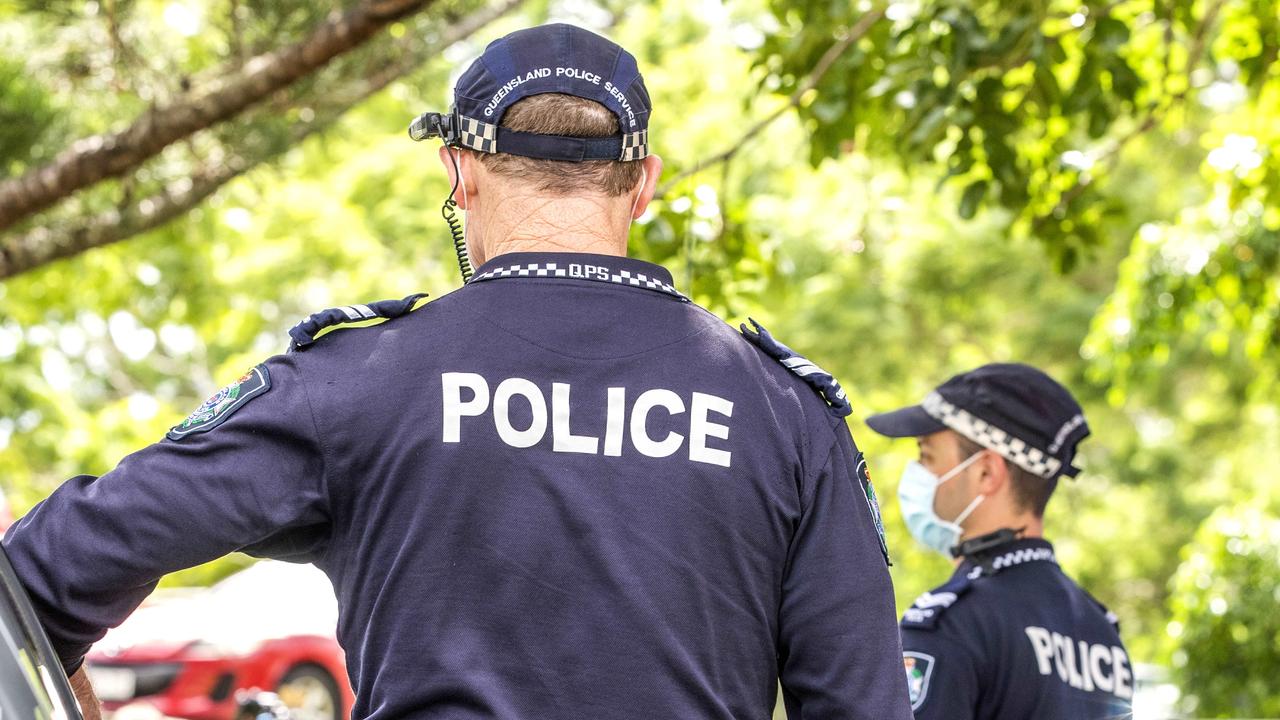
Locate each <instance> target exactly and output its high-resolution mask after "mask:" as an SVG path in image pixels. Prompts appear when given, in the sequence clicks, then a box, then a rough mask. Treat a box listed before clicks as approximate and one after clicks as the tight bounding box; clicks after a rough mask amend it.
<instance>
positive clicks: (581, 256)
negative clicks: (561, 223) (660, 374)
mask: <svg viewBox="0 0 1280 720" xmlns="http://www.w3.org/2000/svg"><path fill="white" fill-rule="evenodd" d="M507 278H514V279H521V280H585V281H593V282H603V283H609V284H612V285H620V286H623V287H634V288H639V289H642V290H652V291H654V292H659V293H663V294H665V295H670V296H672V297H675V298H679V299H680V300H682V301H684V302H689V299H688V298H687V297H685V296H684V295H683V294H682V293H681V292H680V291H679V290H676V289H675V286H674V284H673V281H672V279H671V273H670V272H667V269H666V268H664V267H662V266H661V265H654V264H653V263H648V262H645V261H643V260H636V259H635V258H628V257H618V256H614V255H596V254H594V253H552V252H546V253H543V252H516V253H506V254H504V255H499V256H498V257H495V258H493V259H492V260H489V261H488V262H486V263H485V264H484V265H481V266H480V268H479V269H477V270H476V273H475V276H474V277H472V278H471V280H470V281H468V283H467V284H468V285H472V284H475V283H480V282H485V281H488V280H501V279H507Z"/></svg>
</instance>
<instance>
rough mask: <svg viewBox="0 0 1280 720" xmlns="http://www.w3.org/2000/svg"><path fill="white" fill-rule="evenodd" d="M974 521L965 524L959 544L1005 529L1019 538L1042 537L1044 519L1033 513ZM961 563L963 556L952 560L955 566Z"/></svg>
mask: <svg viewBox="0 0 1280 720" xmlns="http://www.w3.org/2000/svg"><path fill="white" fill-rule="evenodd" d="M975 520H976V521H975V522H972V523H965V528H964V534H963V535H961V536H960V542H961V543H963V542H964V541H966V540H973V539H974V538H980V537H983V536H984V535H990V534H992V533H994V532H996V531H999V530H1004V529H1006V528H1008V529H1012V530H1016V531H1018V537H1019V538H1039V537H1044V518H1042V517H1037V516H1036V515H1035V514H1034V513H1029V512H1020V513H1002V514H1000V515H998V516H993V517H983V518H977V519H975ZM963 561H964V557H963V556H961V557H958V558H955V559H954V563H955V564H956V565H959V564H960V563H961V562H963Z"/></svg>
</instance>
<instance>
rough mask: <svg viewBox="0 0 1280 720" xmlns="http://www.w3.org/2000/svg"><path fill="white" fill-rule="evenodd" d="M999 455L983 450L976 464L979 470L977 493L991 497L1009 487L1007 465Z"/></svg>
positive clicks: (993, 451) (992, 451) (1006, 461)
mask: <svg viewBox="0 0 1280 720" xmlns="http://www.w3.org/2000/svg"><path fill="white" fill-rule="evenodd" d="M1008 462H1009V461H1008V460H1005V459H1004V457H1002V456H1001V455H1000V453H998V452H996V451H995V450H983V451H982V457H981V458H979V459H978V462H977V463H976V464H977V465H978V467H979V468H981V475H980V476H979V478H978V492H979V493H981V494H983V495H986V496H987V497H992V496H995V495H999V494H1000V493H1001V492H1003V490H1004V488H1007V487H1009V482H1010V478H1009V465H1008Z"/></svg>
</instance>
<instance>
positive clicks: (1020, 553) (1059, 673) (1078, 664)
mask: <svg viewBox="0 0 1280 720" xmlns="http://www.w3.org/2000/svg"><path fill="white" fill-rule="evenodd" d="M867 424H868V425H869V426H870V427H871V429H873V430H875V431H876V432H879V433H880V434H882V435H887V436H889V437H914V438H916V441H917V443H918V445H919V448H920V460H919V462H912V463H910V464H909V465H908V466H907V468H906V470H905V471H904V473H903V475H902V480H901V483H900V485H899V491H898V495H899V499H900V501H901V506H902V513H903V517H904V519H905V520H906V523H907V527H908V528H909V529H910V531H911V534H912V535H913V536H914V537H915V538H916V540H918V541H919V542H920V543H922V544H924V545H925V546H927V547H929V548H931V549H933V550H935V551H937V552H939V553H941V554H943V555H946V556H947V557H950V558H955V559H956V561H957V562H958V567H957V568H956V571H955V573H954V574H953V575H952V576H951V579H950V580H948V581H947V582H946V583H945V584H943V585H942V586H940V587H938V588H936V589H934V590H932V591H930V592H926V593H925V594H923V595H921V596H920V597H919V598H918V599H917V600H916V601H915V603H914V604H913V605H912V606H911V607H910V608H909V609H908V610H907V611H906V613H905V614H904V615H903V618H902V647H903V661H904V664H905V668H906V676H907V683H908V687H909V691H910V696H911V706H912V709H913V710H914V711H915V716H916V718H947V720H969V719H971V718H972V719H975V720H978V719H980V720H997V719H1000V720H1013V719H1014V718H1017V719H1019V720H1022V719H1025V718H1036V720H1054V719H1056V718H1062V719H1063V720H1067V719H1070V720H1093V719H1095V718H1096V719H1098V720H1101V719H1102V718H1121V717H1124V718H1127V717H1130V705H1131V698H1132V697H1133V670H1132V667H1131V666H1130V664H1129V658H1128V655H1127V654H1126V653H1125V650H1124V645H1123V643H1121V642H1120V636H1119V628H1118V626H1117V624H1116V618H1115V616H1114V615H1112V614H1111V613H1110V612H1108V611H1107V609H1106V608H1104V607H1103V606H1102V605H1101V604H1100V603H1098V602H1097V601H1096V600H1094V599H1093V598H1092V597H1091V596H1090V595H1089V594H1088V593H1087V592H1085V591H1084V590H1083V589H1081V588H1080V586H1078V585H1076V584H1075V583H1074V582H1073V581H1072V580H1071V578H1069V577H1067V576H1066V574H1065V573H1063V572H1062V568H1060V567H1059V566H1058V563H1057V561H1056V560H1055V558H1054V552H1053V545H1051V544H1050V543H1049V542H1048V541H1047V540H1045V539H1044V538H1043V537H1042V535H1043V527H1044V510H1045V505H1046V503H1047V502H1048V501H1049V496H1050V495H1051V494H1052V493H1053V490H1054V487H1055V486H1056V484H1057V481H1058V478H1060V477H1063V476H1066V477H1075V475H1076V474H1077V473H1078V472H1079V471H1078V470H1077V469H1076V468H1075V467H1073V466H1072V464H1071V462H1072V459H1073V458H1074V456H1075V454H1076V446H1077V444H1078V443H1079V442H1080V441H1081V440H1083V439H1084V438H1085V436H1087V435H1088V434H1089V428H1088V425H1086V424H1085V420H1084V415H1083V413H1082V411H1081V409H1080V406H1079V405H1078V404H1077V403H1076V401H1075V399H1074V398H1072V396H1071V393H1069V392H1068V391H1067V389H1066V388H1064V387H1062V386H1061V385H1059V384H1058V383H1057V382H1054V380H1053V379H1052V378H1050V377H1049V376H1048V375H1046V374H1044V373H1043V372H1041V371H1039V370H1037V369H1035V368H1032V367H1028V366H1026V365H1016V364H995V365H985V366H983V367H980V368H978V369H976V370H973V371H971V372H967V373H964V374H961V375H957V376H955V377H953V378H951V379H950V380H948V381H947V382H945V383H943V384H942V385H941V386H939V387H938V388H937V389H936V390H935V391H934V392H932V393H930V394H929V396H928V397H927V398H925V400H924V402H922V403H920V404H919V405H915V406H912V407H908V408H903V409H901V410H897V411H894V412H890V413H885V414H881V415H875V416H873V417H871V418H869V419H868V420H867Z"/></svg>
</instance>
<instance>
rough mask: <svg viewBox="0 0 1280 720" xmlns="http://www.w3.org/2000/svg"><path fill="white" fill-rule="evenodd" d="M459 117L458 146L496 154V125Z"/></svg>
mask: <svg viewBox="0 0 1280 720" xmlns="http://www.w3.org/2000/svg"><path fill="white" fill-rule="evenodd" d="M460 117H461V120H462V123H461V125H462V126H461V127H460V128H458V144H460V145H462V146H463V147H468V148H471V149H472V150H478V151H480V152H482V153H496V152H498V126H497V125H491V124H489V123H487V122H482V121H480V120H476V119H475V118H469V117H466V116H465V115H464V116H460Z"/></svg>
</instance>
